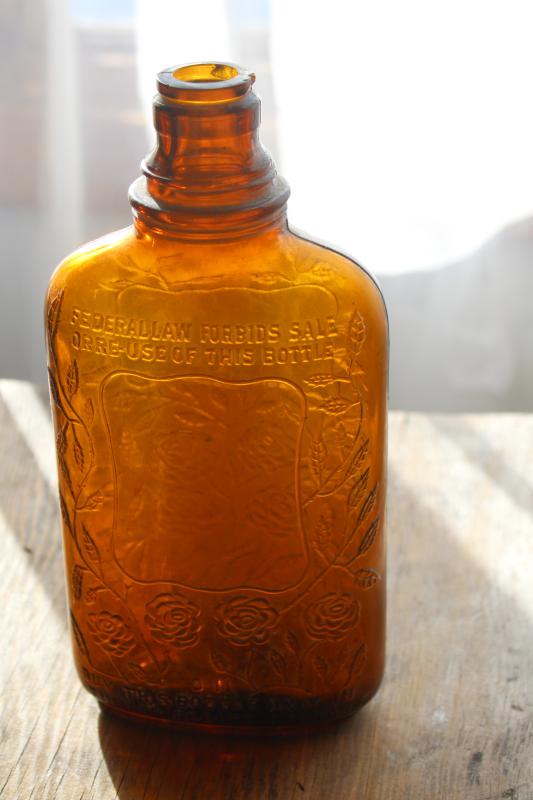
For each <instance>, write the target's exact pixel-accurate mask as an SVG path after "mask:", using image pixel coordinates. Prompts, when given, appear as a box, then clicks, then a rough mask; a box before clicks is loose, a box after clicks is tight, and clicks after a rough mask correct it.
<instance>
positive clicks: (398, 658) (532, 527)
mask: <svg viewBox="0 0 533 800" xmlns="http://www.w3.org/2000/svg"><path fill="white" fill-rule="evenodd" d="M47 403H48V401H47V397H46V394H45V392H43V391H40V390H36V389H35V388H34V387H32V386H31V385H29V384H24V383H17V382H11V381H1V382H0V453H1V461H0V497H1V504H0V509H1V516H0V526H1V537H2V538H1V541H2V547H1V551H0V557H1V559H2V561H3V566H2V573H1V574H2V578H3V579H2V588H1V591H2V597H1V601H2V632H1V640H0V642H1V648H2V649H1V653H2V657H1V671H2V675H3V695H2V699H3V712H2V715H1V722H2V736H3V739H2V748H3V750H2V755H1V759H0V797H1V798H9V800H11V799H12V798H13V799H14V798H16V799H17V800H19V799H20V800H29V798H35V800H46V799H47V798H50V800H51V798H58V799H63V798H64V800H82V798H83V800H89V799H90V798H91V799H94V800H111V798H120V800H130V798H131V800H137V798H138V800H141V798H142V800H156V798H157V800H167V798H172V799H173V800H174V798H187V800H188V799H189V798H191V799H192V798H198V800H218V799H219V798H221V799H222V798H224V800H237V799H238V798H246V800H251V799H253V800H255V798H258V799H259V798H272V799H274V798H276V799H277V800H290V799H291V798H298V799H299V798H302V800H306V798H307V799H308V800H311V799H312V800H315V799H316V800H367V799H368V800H404V799H405V800H407V799H409V800H426V798H430V799H431V800H433V798H443V800H455V798H457V800H459V798H461V800H465V798H466V800H496V799H498V800H500V798H501V800H533V692H532V688H533V558H532V556H533V523H532V512H533V416H526V415H468V416H466V415H465V416H442V415H439V416H430V415H424V414H406V413H393V414H391V419H390V495H389V497H390V499H389V514H388V538H389V553H390V559H389V566H390V594H389V635H388V668H387V674H386V680H385V682H384V685H383V688H382V689H381V691H380V693H379V694H378V696H377V697H376V698H375V699H374V700H373V701H372V702H371V703H370V704H369V705H368V706H367V707H366V708H365V709H363V711H362V712H361V713H360V714H359V715H358V716H356V717H355V718H352V719H351V720H350V721H348V722H346V723H344V724H343V725H341V726H339V727H337V728H335V729H331V730H328V731H324V732H323V733H320V734H316V735H314V736H311V735H309V736H303V737H293V738H288V739H279V738H278V739H265V740H260V739H253V738H247V739H237V738H229V737H227V738H214V737H208V736H201V735H185V734H181V733H173V732H168V731H165V730H159V729H150V728H143V727H140V726H136V725H134V724H131V723H127V722H124V721H120V720H116V719H113V718H110V717H108V716H105V715H102V714H101V713H100V711H99V709H98V706H97V704H96V702H95V701H94V700H93V698H92V697H90V696H89V695H88V694H86V693H85V692H84V691H83V690H82V689H81V688H80V686H79V684H78V680H77V678H76V675H75V673H74V669H73V666H72V662H71V657H70V646H69V642H68V640H67V631H66V623H65V619H66V615H65V601H64V588H63V565H62V555H61V545H60V539H59V522H58V511H57V503H56V497H55V475H54V470H55V463H54V456H53V452H52V442H51V428H50V421H49V417H48V408H47Z"/></svg>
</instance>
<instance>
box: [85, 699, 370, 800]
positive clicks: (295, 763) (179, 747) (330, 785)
mask: <svg viewBox="0 0 533 800" xmlns="http://www.w3.org/2000/svg"><path fill="white" fill-rule="evenodd" d="M372 714H373V712H372V710H371V708H370V707H369V708H367V709H364V710H363V711H362V712H360V713H359V714H358V715H357V716H356V717H354V718H352V719H350V720H348V721H346V722H343V723H342V724H340V725H336V726H334V727H333V726H332V727H330V728H327V729H324V731H321V732H318V733H313V734H306V735H301V736H285V737H270V736H266V737H265V736H262V737H261V736H247V737H241V736H216V735H215V736H212V735H209V734H201V733H200V734H189V733H180V732H176V731H172V730H170V729H166V728H155V727H148V726H144V725H141V724H139V723H135V722H129V721H127V720H123V719H120V718H118V717H114V716H113V715H112V714H109V713H107V712H103V713H100V716H99V719H98V732H99V736H100V746H101V749H102V753H103V756H104V759H105V762H106V766H107V769H108V771H109V775H110V776H111V779H112V781H113V784H114V787H115V789H116V793H117V798H120V800H134V799H136V798H139V800H140V798H157V800H176V798H182V799H183V800H196V798H197V800H214V798H216V800H240V798H243V799H244V798H246V800H251V798H259V797H261V798H263V797H264V798H267V797H268V798H280V800H289V798H302V800H305V798H307V797H310V796H311V797H317V798H318V797H324V798H344V797H348V796H351V791H352V789H353V775H352V768H353V761H354V759H357V754H358V744H359V742H360V741H361V740H362V739H363V738H364V737H365V730H366V729H367V728H368V724H367V722H368V718H369V717H370V716H372ZM347 739H349V742H350V747H349V750H348V749H346V746H345V744H344V746H342V745H341V742H344V743H345V742H346V740H347ZM339 751H340V752H341V753H342V754H343V757H342V758H339V757H338V756H339ZM332 764H334V765H335V768H334V769H331V766H332ZM360 788H361V790H362V793H361V796H364V797H366V794H365V792H364V789H365V787H364V786H361V787H360Z"/></svg>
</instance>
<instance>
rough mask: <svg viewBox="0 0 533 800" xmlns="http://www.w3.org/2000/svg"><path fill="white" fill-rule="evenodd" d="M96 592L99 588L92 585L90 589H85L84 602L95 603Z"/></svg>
mask: <svg viewBox="0 0 533 800" xmlns="http://www.w3.org/2000/svg"><path fill="white" fill-rule="evenodd" d="M98 592H99V589H97V588H95V587H93V588H92V589H87V591H86V592H85V602H86V603H95V602H96V596H97V594H98Z"/></svg>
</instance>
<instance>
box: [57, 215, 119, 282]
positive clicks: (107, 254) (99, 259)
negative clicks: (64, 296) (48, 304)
mask: <svg viewBox="0 0 533 800" xmlns="http://www.w3.org/2000/svg"><path fill="white" fill-rule="evenodd" d="M134 240H135V235H134V231H133V227H132V226H129V227H127V228H121V229H120V230H117V231H113V232H111V233H108V234H105V235H104V236H100V237H98V238H97V239H92V240H91V241H89V242H86V243H85V244H83V245H81V246H80V247H78V248H77V249H76V250H74V251H73V252H72V253H69V254H68V255H67V256H65V258H64V259H63V260H62V261H60V262H59V264H58V265H57V267H56V268H55V269H54V271H53V273H52V275H51V277H50V280H49V282H48V292H47V296H49V295H50V294H54V293H56V292H57V291H59V290H62V289H65V287H66V286H67V285H68V284H69V283H71V282H72V280H73V279H76V278H79V277H81V276H82V274H85V275H88V273H89V271H90V270H92V269H94V268H95V267H97V266H99V265H100V266H105V265H106V264H107V265H108V264H110V263H113V262H114V261H116V259H117V258H119V257H120V253H122V252H124V251H126V250H127V249H128V247H129V246H131V245H132V243H133V242H134Z"/></svg>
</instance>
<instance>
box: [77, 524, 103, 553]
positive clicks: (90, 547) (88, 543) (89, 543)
mask: <svg viewBox="0 0 533 800" xmlns="http://www.w3.org/2000/svg"><path fill="white" fill-rule="evenodd" d="M81 532H82V533H81V540H82V542H83V547H84V549H85V553H86V554H87V558H88V559H89V560H90V561H100V551H99V550H98V547H97V546H96V544H95V542H94V539H93V537H92V536H91V534H90V533H89V531H88V530H87V527H86V526H85V525H83V524H82V526H81Z"/></svg>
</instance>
